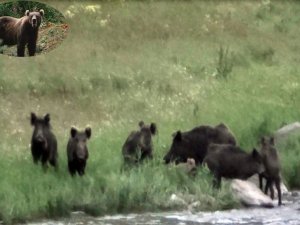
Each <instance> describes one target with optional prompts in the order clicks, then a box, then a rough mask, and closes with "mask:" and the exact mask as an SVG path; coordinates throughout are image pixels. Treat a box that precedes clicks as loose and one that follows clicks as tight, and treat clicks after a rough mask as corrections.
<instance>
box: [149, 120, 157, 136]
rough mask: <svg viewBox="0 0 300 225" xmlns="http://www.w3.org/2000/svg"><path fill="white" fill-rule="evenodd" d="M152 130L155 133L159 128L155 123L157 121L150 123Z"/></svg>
mask: <svg viewBox="0 0 300 225" xmlns="http://www.w3.org/2000/svg"><path fill="white" fill-rule="evenodd" d="M150 131H151V133H152V134H153V135H155V134H156V132H157V128H156V124H155V123H151V124H150Z"/></svg>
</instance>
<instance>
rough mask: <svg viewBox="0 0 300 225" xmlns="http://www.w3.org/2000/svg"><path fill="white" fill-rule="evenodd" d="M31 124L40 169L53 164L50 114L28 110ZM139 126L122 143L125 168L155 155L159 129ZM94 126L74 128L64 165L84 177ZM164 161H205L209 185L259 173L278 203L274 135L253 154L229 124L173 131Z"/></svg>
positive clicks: (33, 149) (54, 153)
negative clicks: (171, 140) (38, 114)
mask: <svg viewBox="0 0 300 225" xmlns="http://www.w3.org/2000/svg"><path fill="white" fill-rule="evenodd" d="M31 125H32V126H33V127H34V130H33V135H32V140H31V152H32V157H33V161H34V163H37V162H38V161H41V163H42V165H43V166H44V167H46V166H47V163H48V162H49V163H50V165H52V166H53V167H55V168H57V156H58V154H57V140H56V137H55V135H54V134H53V133H52V131H51V126H50V115H49V114H46V115H45V116H44V117H38V116H36V114H35V113H31ZM138 125H139V129H138V130H137V131H132V132H131V133H130V134H129V136H128V137H127V139H126V140H125V143H124V144H123V146H122V155H123V159H124V165H125V166H133V165H138V164H139V163H141V162H142V161H144V160H145V159H152V158H153V144H152V137H153V136H154V135H155V134H156V133H157V126H156V124H155V123H151V124H150V125H146V124H145V123H144V122H143V121H141V122H139V124H138ZM91 134H92V130H91V128H89V127H87V128H86V129H85V130H84V131H78V130H77V129H76V128H74V127H72V128H71V130H70V138H69V141H68V144H67V158H68V169H69V172H70V174H71V175H72V176H73V175H75V174H76V172H77V173H78V174H79V175H80V176H82V175H84V173H85V167H86V163H87V159H88V156H89V153H88V148H87V140H88V139H90V138H91ZM164 161H165V163H166V164H168V163H170V162H174V163H175V164H184V163H185V164H187V166H191V165H197V166H200V165H202V164H204V165H206V166H207V167H208V169H209V170H210V171H211V173H212V174H213V176H214V180H213V186H214V187H217V188H218V187H220V185H221V178H222V177H223V178H231V179H233V178H238V179H247V178H249V177H251V176H252V175H254V174H258V176H259V185H260V188H261V189H263V178H264V179H265V180H266V184H265V187H264V192H265V193H266V194H267V193H268V190H270V194H271V198H272V199H273V198H274V190H273V184H275V186H276V189H277V193H278V205H281V189H280V163H279V158H278V154H277V150H276V149H275V143H274V138H273V137H262V138H261V143H260V150H256V149H255V148H254V149H253V150H252V152H251V153H247V152H245V151H244V150H243V149H241V148H240V147H238V146H237V141H236V139H235V137H234V135H233V134H232V133H231V131H230V130H229V129H228V127H227V126H226V125H225V124H223V123H221V124H219V125H217V126H215V127H212V126H203V125H202V126H198V127H195V128H193V129H192V130H189V131H185V132H181V131H177V132H175V133H174V134H173V142H172V144H171V148H170V150H169V151H168V152H167V154H166V155H165V156H164Z"/></svg>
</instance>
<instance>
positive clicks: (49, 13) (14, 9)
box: [0, 1, 65, 23]
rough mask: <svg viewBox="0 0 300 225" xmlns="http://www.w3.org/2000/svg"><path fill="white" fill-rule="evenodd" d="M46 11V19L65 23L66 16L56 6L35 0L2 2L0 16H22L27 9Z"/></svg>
mask: <svg viewBox="0 0 300 225" xmlns="http://www.w3.org/2000/svg"><path fill="white" fill-rule="evenodd" d="M40 9H43V10H44V11H45V17H44V21H47V22H52V23H63V22H64V20H65V19H64V16H63V15H62V13H60V12H59V11H58V10H56V9H55V8H53V7H51V6H49V5H47V4H44V3H40V2H35V1H11V2H5V3H2V4H0V16H12V17H16V18H21V17H22V16H24V14H25V11H26V10H30V11H38V10H40Z"/></svg>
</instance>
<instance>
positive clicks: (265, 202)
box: [231, 179, 274, 208]
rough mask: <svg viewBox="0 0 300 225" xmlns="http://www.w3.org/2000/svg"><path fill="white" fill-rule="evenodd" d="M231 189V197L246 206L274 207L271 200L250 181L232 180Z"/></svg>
mask: <svg viewBox="0 0 300 225" xmlns="http://www.w3.org/2000/svg"><path fill="white" fill-rule="evenodd" d="M231 189H232V191H233V195H234V196H235V197H236V198H237V199H238V200H239V201H240V202H241V203H242V204H244V205H246V206H256V207H267V208H271V207H274V204H273V202H272V199H271V198H270V197H268V196H267V195H265V194H264V193H263V192H262V191H261V190H260V189H259V188H258V187H257V186H256V185H255V184H253V183H252V182H250V181H244V180H239V179H234V180H232V183H231Z"/></svg>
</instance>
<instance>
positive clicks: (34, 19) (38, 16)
mask: <svg viewBox="0 0 300 225" xmlns="http://www.w3.org/2000/svg"><path fill="white" fill-rule="evenodd" d="M44 14H45V12H44V10H43V9H41V10H40V11H39V12H30V11H29V10H26V12H25V16H28V17H29V23H30V24H31V26H32V27H33V28H38V27H39V26H40V25H41V22H42V17H43V16H44Z"/></svg>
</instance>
